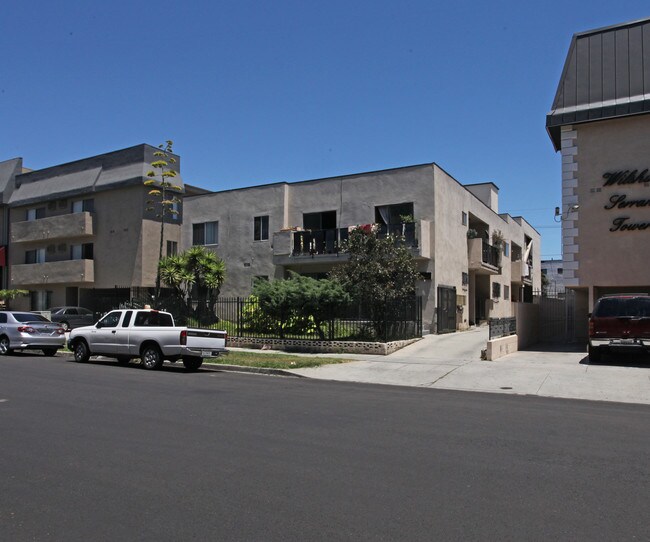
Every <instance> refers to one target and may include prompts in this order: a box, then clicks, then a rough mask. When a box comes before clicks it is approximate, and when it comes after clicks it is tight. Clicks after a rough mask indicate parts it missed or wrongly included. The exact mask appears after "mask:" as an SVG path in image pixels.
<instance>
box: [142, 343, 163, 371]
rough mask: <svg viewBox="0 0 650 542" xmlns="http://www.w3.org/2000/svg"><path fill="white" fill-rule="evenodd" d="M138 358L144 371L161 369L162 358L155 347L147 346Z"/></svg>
mask: <svg viewBox="0 0 650 542" xmlns="http://www.w3.org/2000/svg"><path fill="white" fill-rule="evenodd" d="M140 357H141V358H142V366H143V367H144V368H145V369H160V368H161V367H162V364H163V357H162V354H161V353H160V350H158V348H156V347H155V346H147V347H146V348H145V349H144V350H143V351H142V355H141V356H140Z"/></svg>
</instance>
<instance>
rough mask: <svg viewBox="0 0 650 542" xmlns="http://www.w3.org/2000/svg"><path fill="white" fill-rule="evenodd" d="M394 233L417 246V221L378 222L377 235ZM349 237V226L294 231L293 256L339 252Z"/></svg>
mask: <svg viewBox="0 0 650 542" xmlns="http://www.w3.org/2000/svg"><path fill="white" fill-rule="evenodd" d="M389 235H394V236H396V237H398V238H399V240H398V242H400V243H404V245H405V246H407V247H409V248H417V247H418V240H417V237H416V234H415V222H407V223H405V224H378V225H377V237H379V238H385V237H388V236H389ZM347 239H348V228H336V229H328V230H307V231H296V232H293V240H292V241H293V242H292V250H291V255H292V256H314V255H321V254H338V253H339V252H342V251H343V243H345V241H347Z"/></svg>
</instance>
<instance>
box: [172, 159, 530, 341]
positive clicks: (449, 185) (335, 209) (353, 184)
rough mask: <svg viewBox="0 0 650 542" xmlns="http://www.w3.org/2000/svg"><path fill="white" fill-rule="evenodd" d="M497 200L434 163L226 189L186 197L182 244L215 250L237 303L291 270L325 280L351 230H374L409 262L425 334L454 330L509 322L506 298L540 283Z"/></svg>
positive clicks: (516, 228) (524, 234)
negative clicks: (392, 239)
mask: <svg viewBox="0 0 650 542" xmlns="http://www.w3.org/2000/svg"><path fill="white" fill-rule="evenodd" d="M498 197H499V189H498V187H497V186H496V185H494V184H493V183H481V184H472V185H462V184H460V183H459V182H458V181H456V180H455V179H454V178H453V177H451V176H450V175H449V174H448V173H446V172H445V171H444V170H443V169H442V168H440V167H439V166H438V165H436V164H435V163H432V164H423V165H417V166H410V167H403V168H397V169H390V170H384V171H375V172H368V173H360V174H354V175H345V176H342V177H334V178H326V179H316V180H309V181H301V182H292V183H288V182H280V183H275V184H267V185H262V186H253V187H248V188H241V189H235V190H226V191H221V192H214V193H210V194H205V195H199V196H194V197H186V198H185V199H184V208H185V220H184V222H183V226H182V242H181V246H182V247H183V248H187V247H189V246H191V245H197V244H198V245H205V246H208V247H210V248H212V249H214V250H215V251H216V252H217V254H218V255H219V256H220V257H221V258H223V259H224V261H225V263H226V268H227V279H226V283H225V284H224V287H223V288H222V291H221V294H222V295H223V296H242V297H243V296H247V295H249V294H250V293H251V290H252V286H253V284H254V282H255V281H256V280H266V279H279V278H284V277H286V276H287V274H288V272H289V271H295V272H297V273H300V274H307V275H311V276H314V277H322V276H325V274H326V273H327V272H328V271H329V270H331V269H332V267H333V266H335V265H339V264H341V263H342V262H344V261H345V260H346V258H347V256H346V254H345V253H344V252H342V251H341V250H340V247H341V245H342V243H343V242H344V241H345V239H346V237H347V234H348V231H349V228H350V227H354V226H357V225H364V224H378V228H379V232H380V234H388V233H396V234H399V235H403V236H404V238H405V240H406V242H407V243H408V245H409V247H410V249H411V251H412V254H413V256H414V258H415V260H416V262H417V265H418V269H419V271H420V273H421V277H422V280H421V281H419V284H418V286H417V288H418V293H419V294H420V295H422V296H423V299H424V313H423V320H424V324H425V329H428V330H429V331H432V332H447V331H454V330H456V329H463V328H466V327H468V326H469V325H470V324H473V323H475V322H479V321H482V320H485V319H486V318H489V317H502V316H511V315H512V314H513V312H512V304H511V302H512V301H524V300H525V301H532V292H533V290H539V289H540V287H541V275H540V235H539V233H538V232H537V231H536V230H535V229H534V228H533V227H532V226H531V225H530V224H528V223H527V222H526V220H524V219H523V218H522V217H512V216H510V215H508V214H499V210H498ZM468 232H470V233H469V236H468ZM495 232H500V233H501V234H502V236H503V239H504V244H503V248H502V249H497V248H496V247H494V246H493V234H494V233H495Z"/></svg>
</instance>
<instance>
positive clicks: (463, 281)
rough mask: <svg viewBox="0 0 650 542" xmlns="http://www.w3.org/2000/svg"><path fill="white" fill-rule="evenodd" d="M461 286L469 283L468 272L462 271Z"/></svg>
mask: <svg viewBox="0 0 650 542" xmlns="http://www.w3.org/2000/svg"><path fill="white" fill-rule="evenodd" d="M461 284H462V285H463V286H467V285H468V284H469V274H468V273H463V279H462V283H461Z"/></svg>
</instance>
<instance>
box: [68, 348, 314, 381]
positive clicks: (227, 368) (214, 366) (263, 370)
mask: <svg viewBox="0 0 650 542" xmlns="http://www.w3.org/2000/svg"><path fill="white" fill-rule="evenodd" d="M64 356H66V357H68V358H72V357H73V356H72V354H71V353H69V352H65V353H64ZM97 359H100V360H104V361H107V360H113V358H110V357H105V356H97ZM201 369H207V370H208V371H223V372H232V373H257V374H263V375H270V376H291V377H294V378H307V377H306V376H304V375H299V374H296V373H292V372H291V371H285V370H284V369H270V368H268V367H245V366H243V365H221V364H219V363H204V364H203V365H201Z"/></svg>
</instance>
